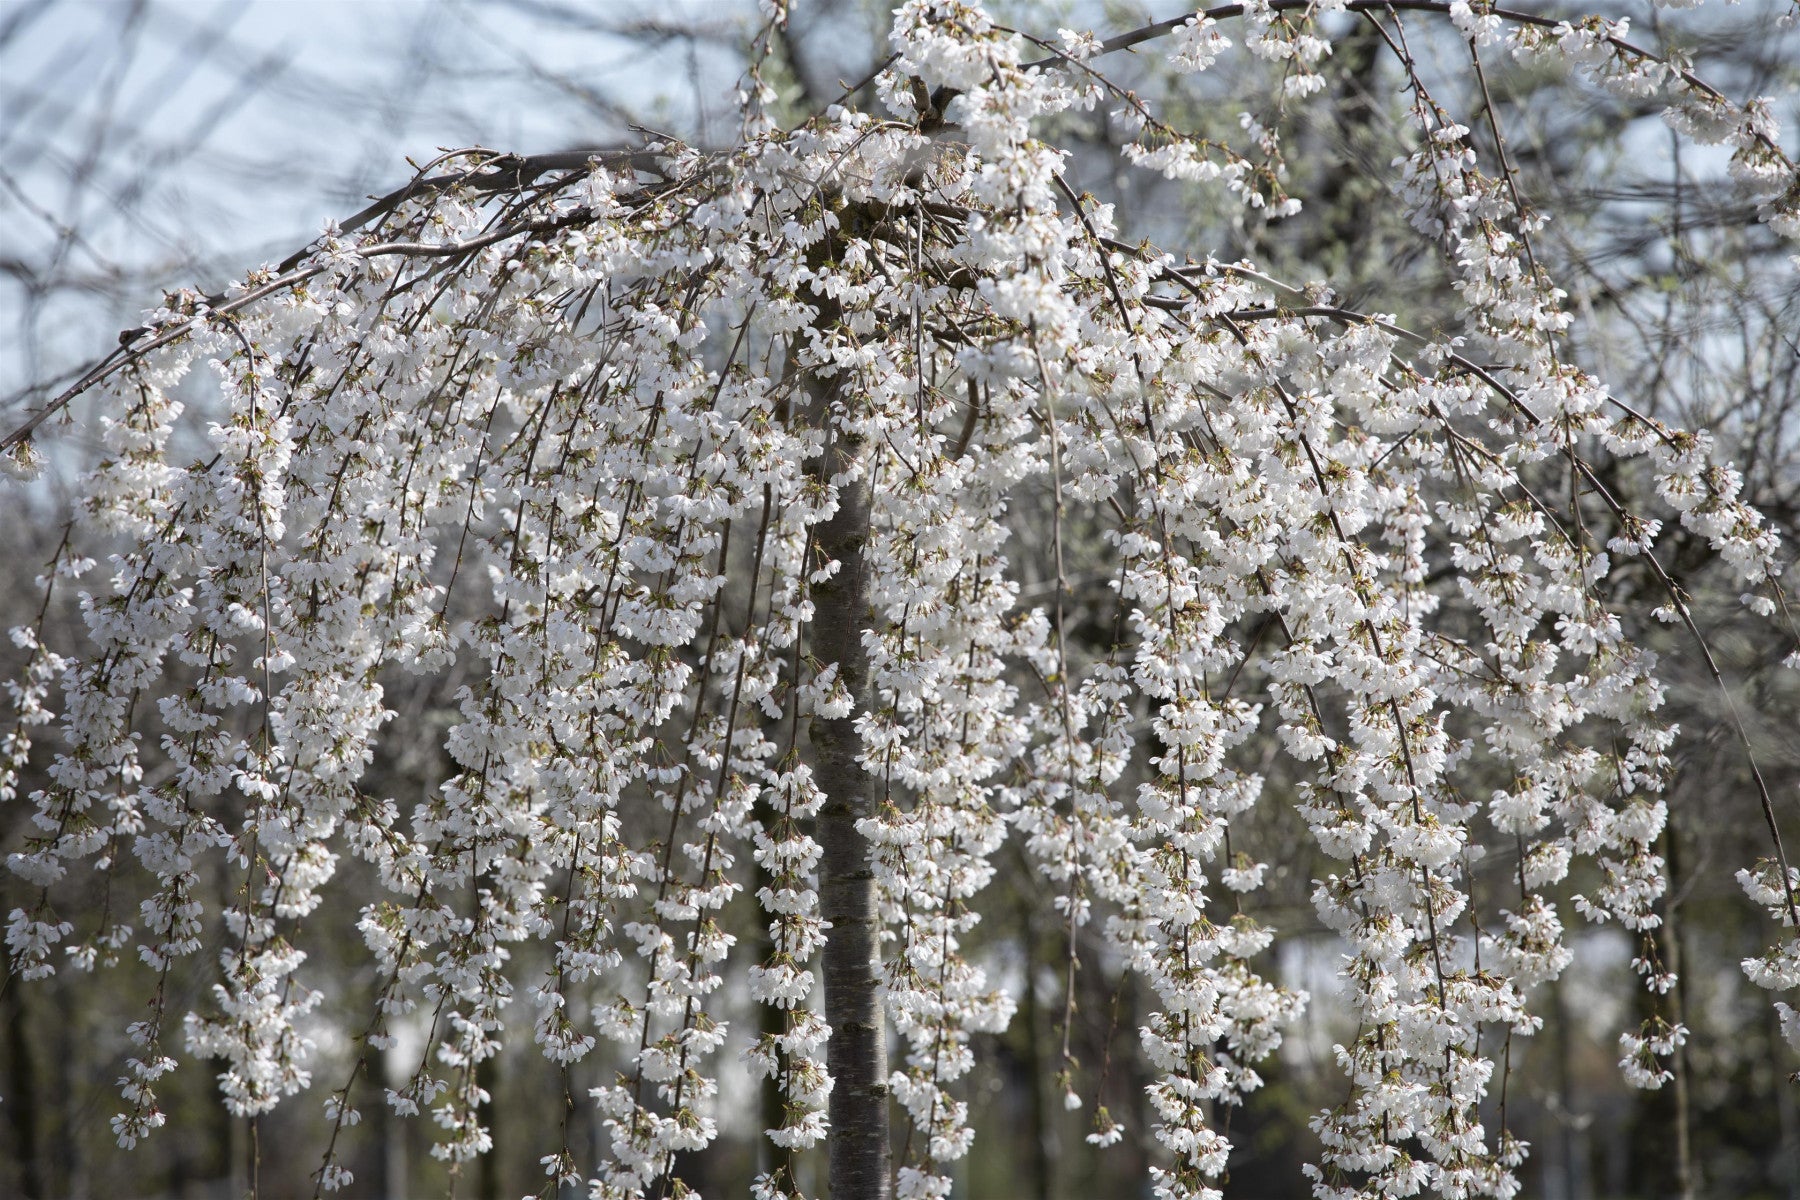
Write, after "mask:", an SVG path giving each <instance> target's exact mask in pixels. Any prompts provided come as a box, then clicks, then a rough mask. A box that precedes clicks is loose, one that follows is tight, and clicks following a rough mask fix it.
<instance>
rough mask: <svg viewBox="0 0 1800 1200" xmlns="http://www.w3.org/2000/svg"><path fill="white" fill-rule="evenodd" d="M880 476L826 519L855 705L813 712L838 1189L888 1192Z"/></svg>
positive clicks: (852, 448) (850, 491) (853, 491)
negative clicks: (821, 798) (865, 827)
mask: <svg viewBox="0 0 1800 1200" xmlns="http://www.w3.org/2000/svg"><path fill="white" fill-rule="evenodd" d="M812 390H813V392H814V395H813V396H812V397H811V399H812V400H813V402H814V404H815V406H817V407H818V409H819V410H821V415H823V414H822V410H823V408H824V406H825V405H826V404H828V403H829V402H830V400H831V398H832V396H833V391H832V389H831V388H830V387H829V386H828V385H825V384H820V385H815V387H814V388H813V389H812ZM859 448H860V447H858V446H857V445H856V444H855V443H854V442H846V441H842V440H836V439H834V440H833V442H832V443H831V445H830V446H829V447H828V448H827V450H826V452H825V455H824V459H823V461H822V463H821V464H820V473H821V474H822V475H823V476H824V477H826V478H827V479H829V478H831V477H832V476H835V475H839V474H841V473H842V472H843V470H844V468H845V467H846V466H847V465H848V464H850V463H851V462H852V461H854V459H855V457H856V454H857V451H858V450H859ZM869 507H870V495H869V485H868V482H867V481H866V480H859V481H857V482H855V483H843V484H842V485H841V486H840V488H839V491H838V510H837V513H836V514H835V515H834V516H833V517H832V518H831V519H830V520H829V521H826V522H825V523H824V524H822V525H820V526H819V529H818V550H819V554H820V557H821V558H822V559H836V560H837V562H838V563H839V567H838V571H837V573H836V574H835V575H833V576H832V577H831V578H830V579H828V580H826V581H825V582H823V583H820V584H815V585H814V586H813V592H812V595H813V604H814V606H815V607H814V620H813V653H814V654H815V656H816V657H817V658H818V659H819V660H820V662H822V663H830V662H835V663H837V664H838V672H839V675H840V677H841V678H842V680H843V683H844V686H845V687H846V688H848V689H849V692H850V696H851V699H852V701H853V705H852V708H851V712H850V715H849V716H846V717H839V718H836V719H825V718H822V717H814V718H813V720H812V728H811V734H812V746H813V762H814V770H815V772H816V775H815V778H816V780H817V782H818V785H819V789H820V790H821V791H822V792H824V793H825V796H826V800H825V803H824V805H823V806H822V807H821V808H820V810H819V817H818V839H819V845H820V847H821V849H822V851H823V857H822V860H821V862H820V874H821V880H820V885H819V909H820V915H821V916H822V917H824V919H825V920H826V921H829V922H830V923H831V930H830V932H829V933H828V934H827V935H826V939H825V949H824V975H825V1019H826V1021H828V1022H829V1023H830V1025H831V1040H830V1041H829V1042H828V1043H827V1045H826V1050H825V1057H826V1065H827V1066H828V1068H829V1069H830V1071H831V1077H832V1080H833V1081H834V1082H833V1086H832V1090H831V1100H830V1107H829V1109H828V1115H829V1118H830V1121H831V1133H830V1136H829V1138H828V1139H827V1145H828V1147H829V1157H830V1175H829V1180H830V1195H831V1200H886V1198H887V1197H888V1196H889V1195H890V1192H891V1184H890V1178H891V1174H892V1172H891V1169H890V1161H889V1160H890V1153H889V1149H888V1085H887V1074H888V1071H887V1031H886V1028H885V1020H884V1018H883V1015H882V1009H881V914H880V909H879V907H878V905H877V900H876V892H875V873H874V871H873V869H872V868H871V867H870V863H869V841H868V839H867V838H865V837H864V836H863V835H862V834H861V833H860V832H858V830H857V828H856V823H857V821H858V820H860V819H861V818H863V817H865V816H869V815H871V807H872V804H873V793H872V780H871V778H870V776H869V773H868V772H867V771H865V770H864V769H863V768H862V766H861V764H859V763H858V762H857V761H856V756H857V752H858V750H859V749H860V747H861V739H860V738H858V736H857V733H856V716H857V714H858V713H860V712H862V711H863V709H864V708H865V707H866V705H867V703H868V700H869V661H868V655H867V652H866V651H865V650H864V649H863V643H862V636H863V631H864V629H866V628H867V627H868V624H869V619H870V618H869V570H868V563H867V561H866V560H865V558H864V555H865V553H866V549H867V545H868V540H869Z"/></svg>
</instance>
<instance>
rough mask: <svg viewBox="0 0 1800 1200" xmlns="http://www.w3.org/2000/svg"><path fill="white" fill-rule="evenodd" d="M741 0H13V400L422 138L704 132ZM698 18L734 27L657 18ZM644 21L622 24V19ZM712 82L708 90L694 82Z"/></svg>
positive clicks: (593, 137) (4, 8)
mask: <svg viewBox="0 0 1800 1200" xmlns="http://www.w3.org/2000/svg"><path fill="white" fill-rule="evenodd" d="M753 11H754V6H753V5H752V4H749V3H747V2H743V0H685V2H684V0H658V2H656V3H647V2H640V0H602V2H599V3H592V2H588V3H583V2H581V0H0V420H3V419H4V418H5V417H6V416H7V415H8V414H10V413H11V412H14V411H17V410H18V409H19V408H20V407H21V406H22V404H24V403H26V402H28V401H29V397H26V396H22V395H21V389H24V388H25V387H27V385H28V384H30V383H34V382H35V383H39V384H41V383H43V382H44V381H46V380H50V379H54V378H55V377H57V376H58V375H60V374H61V373H63V372H65V371H68V370H69V369H71V368H73V367H75V366H76V365H77V364H79V363H81V362H83V361H86V360H89V359H91V358H93V357H95V356H97V355H98V354H101V353H104V351H105V350H106V349H107V348H108V347H109V346H110V345H111V344H112V341H113V334H114V333H115V332H116V330H118V329H120V328H125V327H128V326H130V325H132V324H135V323H136V318H137V316H138V314H139V313H140V312H141V311H142V310H143V308H144V307H145V306H146V305H149V304H152V303H154V302H156V300H157V299H158V297H159V294H160V289H162V288H173V287H177V286H183V285H190V284H191V285H198V286H200V287H202V288H206V289H209V290H210V289H216V288H218V287H219V286H221V285H223V284H224V283H226V282H228V281H229V279H231V278H232V277H234V276H236V275H238V274H240V273H241V272H242V271H243V270H244V269H245V268H246V267H250V266H254V265H256V264H258V263H260V262H264V261H268V260H272V259H279V258H281V257H283V256H284V255H285V254H287V253H288V252H289V251H291V250H293V249H294V248H296V247H298V246H300V245H303V244H304V243H305V242H306V241H307V240H309V239H310V238H311V237H312V236H314V235H315V234H316V233H317V232H318V231H319V229H320V227H321V226H322V224H323V223H324V222H325V221H326V220H327V219H328V218H331V217H334V216H343V215H346V214H348V213H350V212H354V211H355V210H356V209H358V208H360V207H362V205H363V203H364V202H365V198H366V197H367V196H369V195H371V194H375V193H380V192H385V191H388V190H390V189H391V188H393V187H396V186H398V185H399V184H401V183H403V182H404V181H405V179H406V178H407V176H408V175H409V174H410V173H411V168H410V167H409V166H408V165H407V162H406V159H407V157H408V156H411V157H412V158H414V159H416V160H423V159H426V158H429V157H431V156H432V155H434V154H435V153H437V151H438V149H439V148H443V147H457V146H470V145H486V146H489V147H493V148H496V149H506V150H521V151H525V152H531V151H539V150H553V149H567V148H572V147H576V146H586V145H600V144H606V143H608V142H612V141H617V140H619V139H620V138H621V137H622V136H623V135H624V130H623V128H622V125H623V120H622V119H621V118H620V116H619V114H618V113H617V112H616V111H612V110H611V106H612V105H613V104H614V102H615V101H616V100H617V99H618V98H619V97H624V96H629V97H630V98H631V99H632V101H633V103H634V111H635V113H636V114H638V116H639V119H645V118H649V119H655V120H662V121H666V122H668V124H669V125H670V126H671V127H674V128H675V131H676V132H681V133H687V134H692V133H693V132H694V131H695V130H696V128H697V127H698V126H700V125H701V124H703V122H704V120H710V119H712V117H713V114H714V113H715V112H722V111H724V108H723V104H724V99H725V97H726V95H727V93H728V91H729V88H730V86H731V84H732V83H733V81H734V80H733V78H731V76H733V75H734V72H735V66H734V65H733V63H734V55H733V54H732V53H731V50H730V47H732V46H734V45H736V44H738V43H740V42H741V41H742V40H744V39H747V37H748V31H749V28H750V26H749V22H750V20H751V19H752V17H753ZM677 22H681V23H687V24H693V25H697V26H698V27H700V28H701V29H703V30H705V31H707V32H708V33H709V34H713V35H716V36H717V38H718V39H719V41H718V43H717V46H716V47H714V46H710V45H707V44H703V43H700V42H695V41H690V40H684V39H674V38H669V37H666V36H659V30H666V28H667V27H668V26H670V25H672V24H674V23H677ZM609 27H610V28H612V29H613V30H615V31H616V30H617V29H618V28H620V27H633V28H635V29H636V30H637V31H638V33H639V36H637V37H634V38H631V39H627V38H625V37H621V36H618V34H617V33H616V32H608V31H607V30H608V28H609ZM696 79H698V80H699V81H700V83H699V85H698V87H696V86H695V83H694V80H696Z"/></svg>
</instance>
